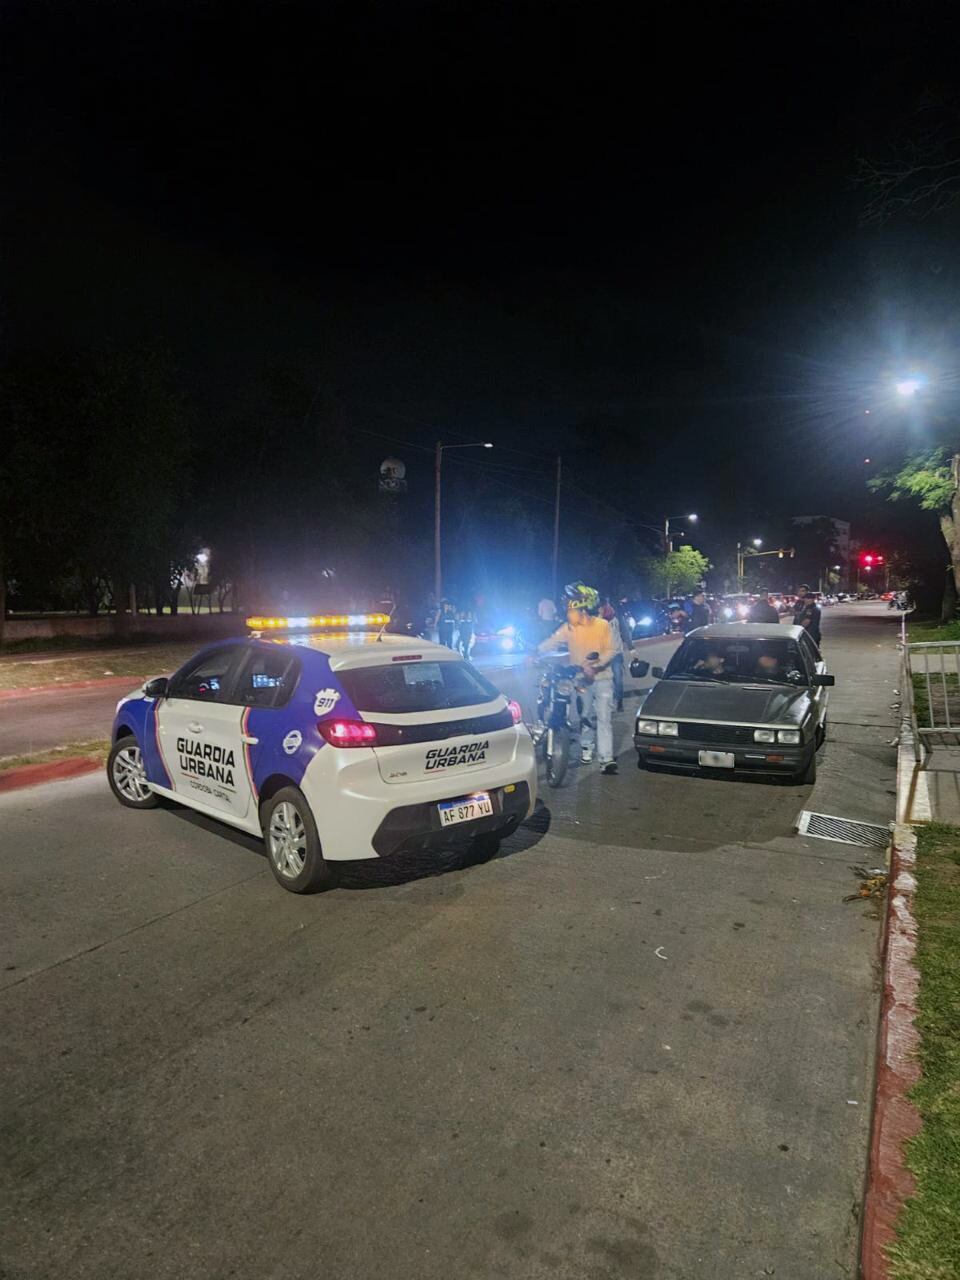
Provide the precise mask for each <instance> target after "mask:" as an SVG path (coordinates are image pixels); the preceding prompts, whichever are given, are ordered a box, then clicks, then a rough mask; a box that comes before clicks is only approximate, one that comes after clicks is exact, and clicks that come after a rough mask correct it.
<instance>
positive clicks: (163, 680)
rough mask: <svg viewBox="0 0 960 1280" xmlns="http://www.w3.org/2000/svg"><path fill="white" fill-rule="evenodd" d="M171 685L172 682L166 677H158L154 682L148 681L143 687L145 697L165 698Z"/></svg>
mask: <svg viewBox="0 0 960 1280" xmlns="http://www.w3.org/2000/svg"><path fill="white" fill-rule="evenodd" d="M169 684H170V681H169V680H168V679H167V677H166V676H157V677H156V679H154V680H148V681H147V683H146V684H145V685H144V686H143V692H144V696H145V697H147V698H165V697H166V696H167V688H168V687H169Z"/></svg>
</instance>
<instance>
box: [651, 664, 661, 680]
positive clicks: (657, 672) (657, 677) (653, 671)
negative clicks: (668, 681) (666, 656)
mask: <svg viewBox="0 0 960 1280" xmlns="http://www.w3.org/2000/svg"><path fill="white" fill-rule="evenodd" d="M650 674H651V675H652V676H653V678H654V680H662V679H663V667H653V668H652V669H651V672H650Z"/></svg>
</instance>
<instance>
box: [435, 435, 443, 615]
mask: <svg viewBox="0 0 960 1280" xmlns="http://www.w3.org/2000/svg"><path fill="white" fill-rule="evenodd" d="M442 464H443V445H442V444H441V443H440V441H439V440H438V441H437V455H436V460H435V462H434V473H433V474H434V483H433V595H434V604H439V603H440V592H441V591H442V589H443V574H442V572H441V569H440V468H441V466H442Z"/></svg>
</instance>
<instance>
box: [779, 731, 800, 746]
mask: <svg viewBox="0 0 960 1280" xmlns="http://www.w3.org/2000/svg"><path fill="white" fill-rule="evenodd" d="M777 741H778V742H786V743H789V744H790V745H791V746H794V747H796V746H799V744H800V730H799V729H780V730H779V731H778V733H777Z"/></svg>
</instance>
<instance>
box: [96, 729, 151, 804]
mask: <svg viewBox="0 0 960 1280" xmlns="http://www.w3.org/2000/svg"><path fill="white" fill-rule="evenodd" d="M107 777H108V779H109V781H110V788H111V790H112V791H113V794H114V795H115V796H116V797H117V799H118V800H119V801H120V803H121V804H125V805H126V806H127V807H128V808H129V809H153V808H154V807H155V806H156V805H157V804H159V803H160V802H159V799H158V798H157V796H155V795H154V794H153V792H152V791H151V790H150V786H149V784H148V782H147V775H146V771H145V770H144V767H143V755H142V753H141V751H140V746H139V744H138V742H137V740H136V738H134V737H133V736H132V734H128V735H127V736H126V737H124V738H120V739H118V740H117V741H116V742H115V743H114V744H113V748H112V749H111V751H110V755H109V757H108V758H107Z"/></svg>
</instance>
